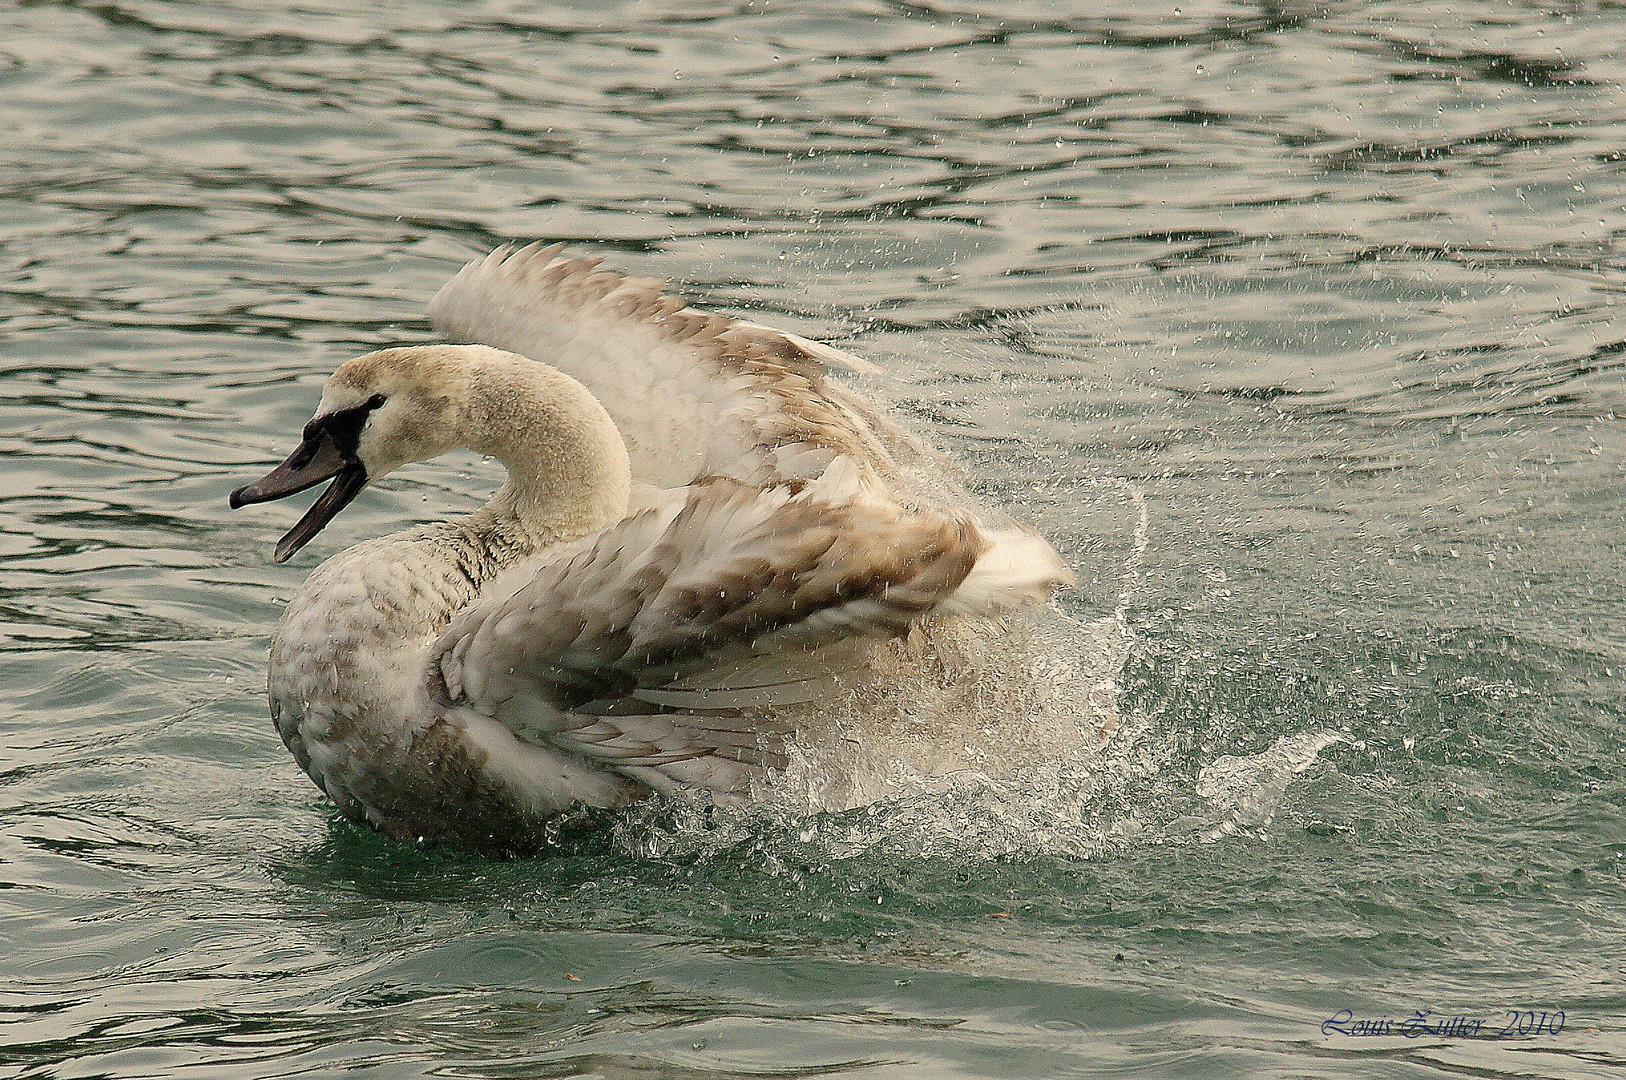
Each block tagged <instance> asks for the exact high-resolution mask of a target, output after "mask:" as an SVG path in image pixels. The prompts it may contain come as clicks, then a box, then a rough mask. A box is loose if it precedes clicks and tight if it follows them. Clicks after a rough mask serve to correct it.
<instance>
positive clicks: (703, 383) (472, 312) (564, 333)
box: [429, 243, 941, 487]
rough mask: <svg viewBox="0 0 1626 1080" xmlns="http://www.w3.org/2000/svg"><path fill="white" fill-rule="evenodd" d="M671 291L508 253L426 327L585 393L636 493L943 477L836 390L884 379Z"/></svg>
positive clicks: (440, 296)
mask: <svg viewBox="0 0 1626 1080" xmlns="http://www.w3.org/2000/svg"><path fill="white" fill-rule="evenodd" d="M664 285H665V283H664V282H662V281H658V280H655V279H652V278H639V277H631V276H627V275H622V274H618V273H614V272H612V271H609V270H604V269H602V268H600V266H599V260H598V259H594V258H576V259H571V258H565V257H563V255H562V245H559V244H551V245H543V244H540V243H537V244H531V245H529V246H526V247H522V248H518V249H516V248H513V247H502V248H498V249H497V250H496V251H493V252H492V253H491V254H489V255H487V256H485V257H484V258H480V259H476V260H474V261H473V262H470V263H469V264H468V265H466V266H464V267H463V269H462V270H461V271H459V272H458V274H457V275H456V276H455V277H453V278H452V279H451V280H450V281H449V282H447V283H446V285H445V286H444V287H442V288H441V290H440V292H439V293H437V294H436V295H435V298H434V299H433V300H432V301H430V304H429V314H430V318H431V319H432V320H433V321H434V323H435V325H436V326H437V327H438V328H439V329H440V330H441V331H442V332H443V333H445V334H446V335H447V336H448V337H449V338H451V339H453V340H458V341H466V342H475V343H479V344H483V345H491V346H494V347H496V348H501V349H507V350H509V351H510V352H516V353H519V354H521V355H523V356H529V357H532V358H533V359H536V360H541V361H544V362H546V363H549V364H552V365H554V366H555V367H558V368H559V369H560V370H562V371H565V372H566V373H568V374H570V375H572V376H574V377H575V378H576V379H578V380H580V381H581V382H582V383H583V384H584V385H585V386H587V388H588V389H589V390H591V391H592V392H593V394H594V395H595V396H596V397H598V399H599V400H600V401H601V402H603V404H604V407H605V408H606V409H608V410H609V412H610V415H611V416H612V417H613V418H614V419H615V421H616V424H617V426H618V427H620V428H621V430H622V433H623V434H624V435H625V436H626V439H627V444H628V445H627V448H628V452H629V454H630V455H631V457H632V461H633V472H634V477H635V479H638V480H640V481H644V482H647V483H650V484H654V485H656V486H659V487H677V486H681V485H684V484H688V483H692V482H693V481H695V480H697V479H700V478H703V477H706V476H732V477H734V478H736V479H739V480H744V481H747V482H750V483H758V484H766V483H779V482H783V481H786V480H810V479H813V478H815V477H817V476H818V475H820V474H821V473H822V472H823V471H824V469H825V468H826V467H828V465H829V464H830V462H831V460H832V459H833V458H834V457H835V456H836V455H847V456H849V457H853V458H855V459H857V460H859V461H862V462H863V463H864V464H865V465H867V466H868V467H869V468H870V469H871V470H872V471H873V472H874V473H875V474H876V475H878V476H880V477H883V478H885V479H886V480H887V481H888V482H893V481H894V480H897V479H901V476H902V472H901V470H900V468H899V466H898V462H897V460H895V458H894V455H897V456H898V459H901V460H905V461H908V462H916V461H926V460H931V461H934V462H938V463H941V459H940V458H937V457H936V456H935V455H934V454H933V453H932V452H931V451H930V450H928V449H927V448H926V447H925V445H924V444H922V443H920V442H919V441H918V440H916V439H915V438H914V437H913V436H911V435H909V434H908V433H906V432H904V431H903V430H902V429H900V428H898V427H897V426H895V425H894V424H892V423H891V422H890V421H888V420H887V419H886V418H885V417H883V416H882V415H881V414H880V413H878V412H876V411H875V410H874V409H873V408H871V407H870V406H869V405H867V404H866V403H865V402H863V400H862V399H860V398H859V397H858V396H857V395H856V394H853V393H852V392H851V391H849V390H847V389H846V388H845V387H842V386H841V385H840V384H839V383H837V382H835V381H834V380H832V379H830V378H829V377H828V365H829V364H836V365H838V366H841V367H844V368H847V369H850V370H854V371H870V372H873V371H874V370H875V368H874V365H872V364H869V363H868V362H866V361H863V360H860V359H858V358H857V357H854V356H850V355H848V354H846V353H843V352H842V351H841V350H839V349H835V348H832V347H830V346H828V345H820V344H818V343H815V342H811V341H808V340H806V339H804V338H800V337H797V336H796V335H794V334H788V333H785V332H784V331H781V330H775V329H772V328H770V327H766V326H760V325H758V324H756V323H751V322H745V321H742V320H738V319H732V318H729V317H728V316H725V315H719V314H716V313H712V312H705V311H700V310H697V309H695V308H692V307H689V306H688V305H687V304H686V303H685V302H684V301H683V300H681V299H679V298H677V297H673V296H668V295H666V294H664V293H663V292H662V291H661V290H662V288H663V287H664Z"/></svg>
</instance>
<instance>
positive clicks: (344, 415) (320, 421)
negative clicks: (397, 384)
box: [305, 394, 389, 457]
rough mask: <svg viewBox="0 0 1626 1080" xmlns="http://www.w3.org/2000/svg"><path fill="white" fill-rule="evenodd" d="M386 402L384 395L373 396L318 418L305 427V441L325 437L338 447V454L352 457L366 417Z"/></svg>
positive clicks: (359, 439)
mask: <svg viewBox="0 0 1626 1080" xmlns="http://www.w3.org/2000/svg"><path fill="white" fill-rule="evenodd" d="M388 400H389V399H388V397H386V396H385V395H384V394H374V395H373V396H372V397H370V398H368V399H367V400H366V401H364V402H362V403H361V404H360V405H352V406H350V408H348V409H340V410H339V411H338V412H333V413H328V414H327V415H326V416H319V417H317V418H316V419H314V420H312V421H311V422H310V423H308V424H306V425H305V439H306V441H314V440H316V439H319V438H321V437H323V436H325V437H327V438H328V439H331V440H332V441H333V445H334V446H336V447H338V449H339V451H340V453H342V454H344V455H345V456H347V457H354V456H355V454H356V448H357V446H358V445H359V444H360V442H361V429H362V428H363V427H364V426H365V425H366V423H367V417H369V416H371V415H372V413H373V410H375V409H377V408H379V407H380V406H381V405H383V404H384V402H386V401H388Z"/></svg>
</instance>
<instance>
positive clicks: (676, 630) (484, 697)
mask: <svg viewBox="0 0 1626 1080" xmlns="http://www.w3.org/2000/svg"><path fill="white" fill-rule="evenodd" d="M838 480H839V482H840V486H841V488H842V491H843V497H841V498H839V499H833V498H829V497H828V496H829V494H830V492H829V488H831V487H832V486H834V485H835V484H836V483H837V481H838ZM986 547H987V544H986V541H985V540H984V539H983V538H982V537H981V535H980V534H979V533H978V532H977V530H976V528H975V527H974V526H973V525H972V524H971V523H970V522H969V521H967V520H966V519H963V518H958V517H954V516H951V515H948V514H940V513H932V512H924V513H921V512H912V511H907V510H903V509H902V508H900V507H899V506H897V505H896V504H893V503H890V502H885V501H882V500H878V499H873V498H870V497H867V496H865V495H864V494H863V493H862V491H861V490H860V489H859V486H858V485H857V483H856V480H855V479H853V478H851V477H847V478H832V479H831V480H827V481H821V482H818V483H815V484H811V485H808V486H807V487H806V488H805V489H804V490H802V491H801V492H800V493H794V494H793V493H792V491H791V490H790V489H789V488H788V487H781V488H776V489H767V490H763V489H755V488H751V487H748V486H746V485H742V484H738V483H735V482H732V481H729V480H725V479H718V480H715V481H712V482H708V483H706V484H702V485H699V486H697V487H695V488H693V489H692V490H691V491H689V492H688V493H687V494H686V496H685V497H684V498H683V499H682V500H681V502H680V503H677V504H674V505H670V506H667V507H664V508H657V509H651V510H646V511H644V512H642V513H640V514H638V515H636V516H634V517H632V518H629V519H628V520H627V521H624V522H622V523H621V524H619V525H617V526H615V527H613V528H611V529H608V530H606V531H604V532H602V533H599V534H596V535H595V536H593V537H590V538H587V539H585V540H583V541H578V542H576V543H574V544H572V545H568V546H567V548H565V549H563V550H562V551H559V552H557V553H555V554H553V555H552V556H551V557H549V558H548V559H547V561H546V562H545V563H543V565H542V566H541V567H540V569H538V570H537V571H536V572H535V576H534V577H533V578H532V580H530V581H529V583H528V584H525V585H524V586H523V587H522V588H520V589H518V591H516V592H513V593H512V594H511V595H508V596H506V597H502V598H500V599H494V600H491V601H487V602H485V603H482V604H478V605H476V606H475V607H474V608H473V609H472V610H470V611H468V612H466V613H465V614H464V615H462V616H460V617H459V618H458V619H457V620H456V621H454V622H453V624H452V625H451V626H450V627H449V628H448V629H447V630H446V631H445V632H444V633H443V634H442V636H441V638H440V639H439V641H438V642H437V643H436V644H435V646H434V647H433V649H432V650H431V656H432V659H431V661H430V665H429V672H428V677H429V682H430V688H431V692H432V693H433V694H434V696H435V697H436V698H437V699H438V700H439V702H440V704H441V705H442V706H443V707H449V708H451V707H455V708H470V709H473V710H475V711H477V712H479V713H482V714H484V715H487V716H491V717H494V718H495V719H497V720H499V721H500V722H501V723H503V724H504V725H506V726H507V727H508V728H509V729H510V730H512V731H513V732H514V733H515V734H516V735H517V736H518V737H519V738H521V739H523V740H526V741H529V742H533V743H538V744H546V745H553V746H557V747H561V748H564V749H567V750H570V751H573V752H575V753H578V754H582V755H585V756H587V757H589V758H592V759H595V760H597V761H600V762H602V763H603V764H604V765H606V766H608V767H610V768H612V769H614V770H616V771H618V772H622V773H623V774H625V775H629V776H634V777H636V778H638V779H640V780H642V781H644V782H645V783H650V784H652V785H653V786H657V787H659V786H661V783H660V782H658V781H657V778H658V777H664V778H665V781H664V783H665V784H666V785H667V786H701V787H708V788H711V789H712V790H714V791H719V792H724V791H738V790H741V789H742V785H743V782H744V781H743V778H744V777H745V776H746V775H747V769H748V767H750V766H756V765H763V764H769V765H772V764H777V763H779V757H778V755H779V750H780V749H781V739H782V736H783V735H784V734H785V733H784V732H783V730H781V729H779V728H777V727H776V726H775V721H774V720H773V719H772V717H773V716H774V714H775V709H774V707H775V706H783V705H786V704H791V703H795V702H805V701H808V700H812V699H816V698H818V697H820V696H822V695H824V694H827V693H829V692H830V690H831V689H832V687H833V683H834V681H835V680H836V679H838V678H839V677H840V675H841V672H842V666H843V664H844V663H847V662H850V661H851V659H852V654H853V653H855V652H857V651H861V650H862V649H863V648H866V647H867V643H872V642H874V641H875V640H876V639H878V638H881V637H885V636H888V635H893V634H900V633H903V632H905V631H907V629H908V628H909V626H910V625H911V624H912V623H914V622H915V621H917V620H919V619H921V618H923V617H924V616H926V615H927V614H929V613H931V612H933V611H934V610H935V609H937V608H938V607H939V606H940V605H942V604H943V603H944V602H945V601H946V600H947V599H948V598H950V597H952V596H953V595H954V594H955V593H956V590H958V589H959V588H960V587H961V585H962V583H963V582H965V580H966V578H967V577H968V575H970V574H971V573H972V571H973V568H974V566H975V564H976V562H977V560H978V557H979V556H980V555H982V554H983V552H984V551H985V550H986ZM638 770H642V772H640V771H638Z"/></svg>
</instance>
